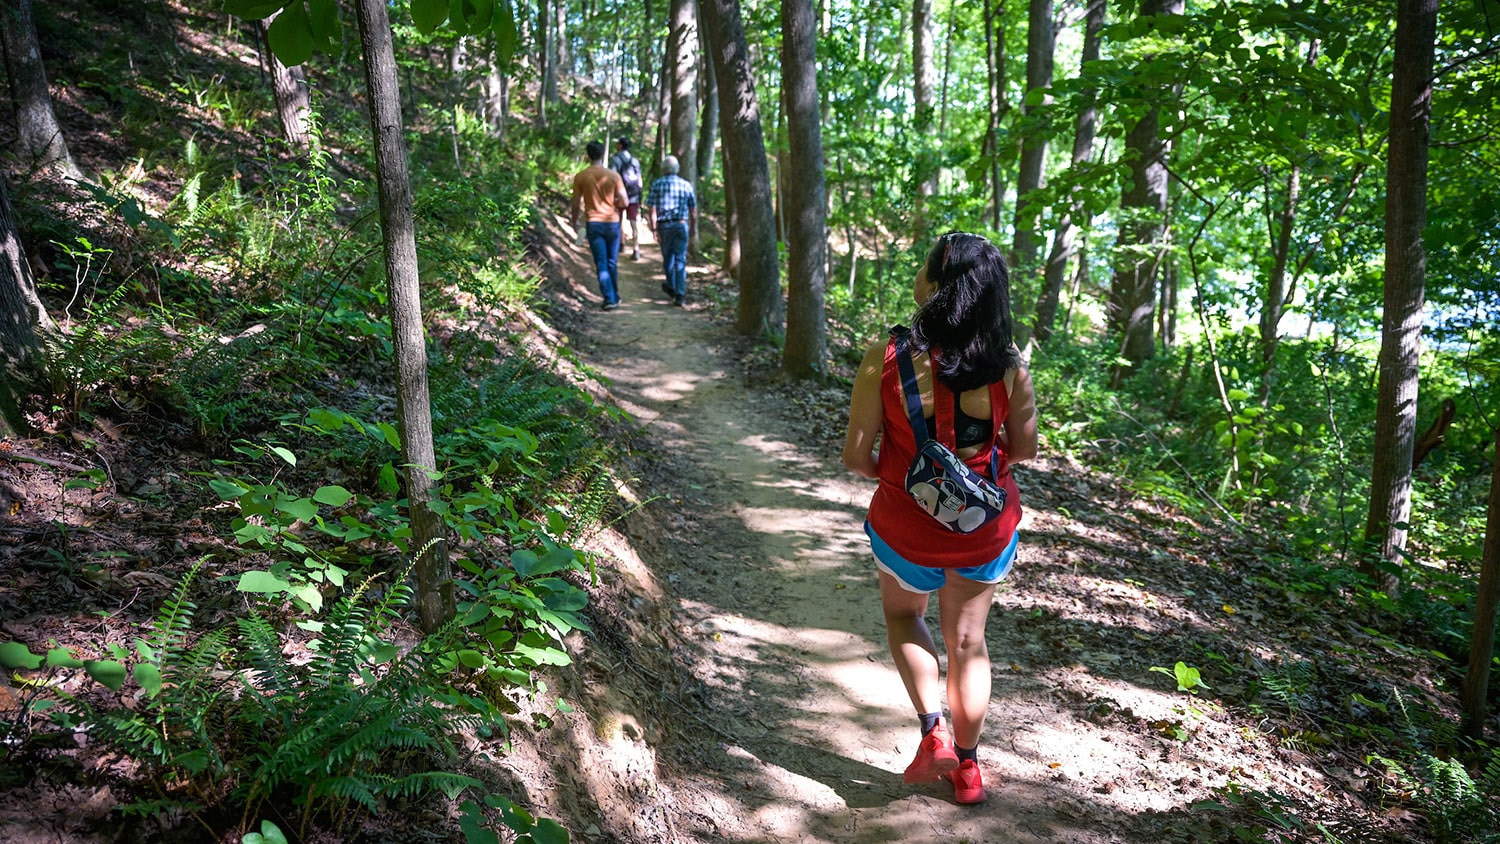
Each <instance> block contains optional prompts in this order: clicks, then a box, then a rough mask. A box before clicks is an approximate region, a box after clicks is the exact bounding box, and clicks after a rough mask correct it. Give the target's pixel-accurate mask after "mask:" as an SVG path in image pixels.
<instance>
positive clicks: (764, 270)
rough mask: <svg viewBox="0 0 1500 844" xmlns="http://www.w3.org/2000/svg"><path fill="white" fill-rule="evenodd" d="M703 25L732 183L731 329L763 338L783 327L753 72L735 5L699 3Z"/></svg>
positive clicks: (724, 0) (717, 0)
mask: <svg viewBox="0 0 1500 844" xmlns="http://www.w3.org/2000/svg"><path fill="white" fill-rule="evenodd" d="M702 10H703V24H704V27H705V28H707V29H708V36H709V39H708V40H709V43H710V44H712V45H713V61H714V65H715V67H714V75H715V78H716V79H717V80H718V83H719V109H720V114H722V115H723V125H722V126H721V127H720V132H721V134H722V135H723V138H724V158H725V160H726V168H725V174H726V177H727V178H726V179H725V181H726V182H732V183H733V194H734V201H735V207H736V209H737V212H738V213H737V214H736V218H735V233H736V234H737V235H738V238H739V243H740V272H739V290H740V301H739V311H738V314H737V318H736V320H735V330H737V331H739V332H740V333H741V334H748V335H751V336H763V335H768V334H773V333H778V332H780V331H781V328H782V321H783V319H784V317H783V311H782V305H781V267H780V263H779V260H778V257H777V254H776V218H775V215H774V213H773V212H772V210H771V174H770V170H769V168H768V167H767V166H766V141H765V136H764V135H763V134H762V132H761V128H760V104H759V102H758V101H757V99H756V96H755V71H754V68H753V67H751V65H750V50H749V48H748V47H747V46H746V45H745V28H744V24H743V23H742V22H741V20H740V4H739V0H704V2H703V3H702Z"/></svg>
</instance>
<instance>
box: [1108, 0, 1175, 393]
mask: <svg viewBox="0 0 1500 844" xmlns="http://www.w3.org/2000/svg"><path fill="white" fill-rule="evenodd" d="M1183 4H1184V0H1146V2H1144V3H1143V4H1142V8H1141V16H1142V17H1147V16H1150V15H1154V14H1169V15H1180V14H1182V9H1183ZM1164 93H1165V91H1164ZM1159 124H1160V105H1159V103H1152V104H1151V107H1150V109H1149V110H1148V111H1147V112H1146V114H1145V115H1143V116H1142V117H1141V119H1140V120H1139V121H1137V122H1136V124H1135V125H1134V126H1132V127H1130V130H1129V132H1127V133H1126V136H1125V155H1124V158H1125V160H1126V162H1128V164H1129V166H1130V175H1131V183H1130V185H1129V186H1128V187H1127V188H1126V189H1125V191H1124V192H1123V194H1122V196H1121V198H1120V210H1121V211H1122V212H1123V213H1122V215H1121V216H1122V218H1123V219H1122V220H1121V221H1120V233H1119V236H1118V237H1117V239H1116V241H1115V257H1114V262H1113V263H1114V271H1115V272H1114V279H1113V280H1112V281H1111V282H1110V288H1109V299H1108V301H1107V302H1106V303H1105V313H1106V323H1107V326H1108V334H1109V336H1110V337H1111V338H1113V339H1114V340H1115V341H1116V343H1117V344H1118V352H1119V356H1120V357H1123V358H1124V359H1125V360H1126V361H1127V362H1128V363H1127V364H1125V365H1116V366H1114V367H1113V368H1112V372H1111V378H1110V381H1111V383H1112V384H1113V385H1114V386H1119V384H1120V383H1121V382H1122V381H1123V380H1124V378H1125V377H1126V376H1127V375H1129V374H1130V373H1132V372H1134V371H1135V370H1136V369H1137V368H1139V367H1140V365H1141V364H1143V363H1145V362H1146V360H1147V359H1148V358H1150V357H1151V356H1152V355H1154V354H1155V353H1156V337H1155V331H1154V330H1153V329H1154V323H1155V309H1156V270H1157V264H1158V263H1159V261H1160V258H1161V249H1160V243H1161V239H1162V236H1163V234H1164V233H1165V228H1166V226H1165V214H1166V210H1167V167H1166V164H1165V162H1164V157H1165V155H1166V152H1165V150H1164V149H1163V147H1162V142H1161V139H1160V138H1159V137H1158V136H1157V129H1158V127H1159Z"/></svg>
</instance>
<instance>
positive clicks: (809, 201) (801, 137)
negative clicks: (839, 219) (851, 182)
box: [781, 0, 828, 378]
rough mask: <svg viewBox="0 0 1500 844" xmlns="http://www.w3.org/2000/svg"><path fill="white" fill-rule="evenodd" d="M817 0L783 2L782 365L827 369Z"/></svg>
mask: <svg viewBox="0 0 1500 844" xmlns="http://www.w3.org/2000/svg"><path fill="white" fill-rule="evenodd" d="M814 24H815V19H814V17H813V7H812V0H782V2H781V73H782V90H783V91H784V92H785V98H786V118H787V164H788V165H789V170H790V172H789V173H788V177H789V178H787V180H786V182H787V185H786V197H785V200H786V217H787V222H788V225H787V312H786V346H785V347H784V348H783V349H782V355H781V370H782V371H783V372H785V373H786V374H788V375H790V376H792V377H794V378H807V377H810V376H815V375H821V374H823V371H824V368H825V367H824V360H823V359H824V357H825V353H826V349H827V337H826V334H827V332H826V330H825V327H824V317H823V289H824V285H825V284H826V280H827V279H826V276H825V271H826V264H827V260H826V256H827V249H828V236H827V231H828V221H827V218H826V217H825V213H826V209H827V207H828V205H827V195H826V194H827V189H826V188H825V186H824V181H823V136H822V116H821V113H820V111H819V109H818V65H817V52H816V48H815V43H814V42H815V40H816V35H817V28H816V27H815V25H814Z"/></svg>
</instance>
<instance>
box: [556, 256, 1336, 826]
mask: <svg viewBox="0 0 1500 844" xmlns="http://www.w3.org/2000/svg"><path fill="white" fill-rule="evenodd" d="M625 254H626V256H627V257H626V258H625V260H623V261H622V262H621V263H620V267H621V277H622V278H621V284H620V287H621V296H622V306H621V307H620V309H619V310H617V311H613V312H600V311H598V310H597V308H598V301H599V300H598V296H597V291H596V288H595V286H594V284H593V282H592V279H588V281H587V282H584V281H579V280H577V278H588V273H589V271H590V270H591V269H592V268H591V266H590V265H589V263H588V258H587V247H572V254H571V255H570V256H568V264H569V265H570V270H571V271H572V272H573V274H574V275H575V282H574V284H573V287H574V289H575V292H576V294H577V295H578V296H579V298H581V299H583V300H584V301H585V303H586V304H585V305H584V307H587V308H589V309H590V312H589V314H588V315H586V316H585V317H584V319H583V321H582V326H581V328H580V329H579V330H578V331H577V332H576V333H575V335H574V336H573V337H572V341H573V344H574V346H575V347H576V348H577V349H578V350H579V352H580V353H581V355H582V357H583V358H584V360H585V361H587V362H588V363H589V364H591V365H592V366H593V367H595V368H596V369H597V371H598V372H599V373H600V374H601V375H602V376H603V377H604V378H605V379H606V380H607V382H608V383H609V385H610V391H611V393H612V394H613V397H614V399H615V400H616V401H617V402H619V403H620V404H621V406H623V407H624V408H625V409H626V410H628V411H629V412H630V413H631V414H632V415H633V416H634V417H635V418H636V419H637V420H638V421H639V422H640V423H641V425H642V426H643V428H644V429H645V432H646V433H645V436H646V437H647V438H649V439H650V440H651V441H653V443H654V448H655V450H657V451H659V452H665V453H666V454H667V455H668V460H669V465H670V466H671V468H670V470H669V474H668V475H667V476H666V477H664V478H658V479H656V483H657V486H658V488H656V489H654V490H650V491H651V492H654V493H655V494H657V495H660V496H662V497H660V498H657V499H656V500H654V501H652V502H650V503H649V504H648V505H647V506H648V507H649V508H652V509H653V510H654V513H655V515H656V517H657V519H658V520H659V521H662V522H665V523H666V524H668V525H669V526H671V527H670V534H671V535H670V536H669V537H667V542H666V543H665V550H666V556H667V558H666V559H662V560H651V561H650V563H651V565H652V567H653V568H654V569H655V570H656V573H657V576H658V577H660V578H662V579H664V580H665V581H666V586H667V591H668V592H669V595H670V598H669V603H670V608H671V615H672V618H673V622H674V623H675V625H676V629H677V632H678V633H679V634H680V635H681V637H682V638H683V639H685V640H687V641H688V642H690V643H691V646H690V647H688V648H682V649H680V650H679V652H678V653H677V654H676V658H677V660H678V661H679V662H686V663H687V668H688V670H689V671H690V672H691V673H692V675H693V676H694V677H695V678H696V681H697V683H699V684H700V688H699V691H698V692H697V693H698V695H699V696H700V697H701V698H702V699H703V700H704V704H705V705H704V708H703V713H704V714H703V715H702V716H701V717H695V718H689V717H686V716H681V715H677V714H674V713H671V712H668V713H666V717H667V720H668V721H674V720H675V721H676V722H677V723H676V724H675V727H676V729H678V730H680V731H682V732H685V733H694V732H696V733H699V734H700V735H699V736H698V737H699V738H700V739H703V741H702V742H701V746H702V750H701V751H700V753H699V757H698V758H697V759H695V760H694V761H695V763H696V764H695V765H694V767H695V768H696V770H689V771H686V772H682V771H671V772H667V771H659V772H658V775H659V776H660V777H661V782H662V784H663V787H664V788H666V789H668V790H669V791H670V792H671V802H672V803H673V805H674V808H673V810H672V814H673V818H672V822H671V824H670V826H671V829H670V830H668V831H666V832H665V833H664V837H662V838H661V839H657V840H675V841H705V842H707V841H715V842H718V841H804V842H856V843H857V844H863V843H864V842H869V843H870V844H874V842H887V841H968V842H1043V841H1046V842H1053V841H1066V842H1087V843H1088V844H1092V842H1106V841H1153V842H1160V841H1173V840H1181V841H1196V840H1208V838H1207V837H1206V836H1210V835H1211V833H1209V832H1208V831H1207V830H1206V829H1204V828H1202V827H1201V826H1199V822H1198V821H1197V819H1196V818H1192V817H1188V816H1187V815H1186V814H1185V812H1184V811H1183V807H1186V806H1188V805H1190V804H1191V803H1192V802H1194V801H1195V800H1199V799H1203V798H1205V797H1207V796H1209V791H1208V789H1209V788H1210V787H1211V786H1216V785H1222V784H1223V782H1224V781H1225V779H1226V778H1227V777H1228V775H1229V773H1230V772H1231V771H1234V772H1237V775H1238V776H1239V777H1240V779H1241V780H1255V779H1258V778H1259V776H1260V775H1259V774H1257V773H1254V772H1255V771H1257V770H1260V771H1264V770H1265V766H1264V765H1263V764H1261V762H1260V761H1259V760H1258V759H1257V758H1256V757H1259V756H1261V755H1262V754H1263V753H1264V751H1265V747H1264V745H1263V743H1261V744H1260V745H1259V746H1257V743H1256V742H1255V740H1254V737H1253V736H1248V735H1247V733H1248V732H1249V731H1242V730H1238V729H1237V728H1236V727H1235V725H1234V724H1233V723H1230V722H1228V720H1227V719H1215V718H1213V717H1210V714H1211V712H1212V711H1214V709H1215V707H1214V705H1213V704H1211V703H1203V702H1200V701H1197V700H1196V699H1195V700H1193V702H1192V703H1193V704H1195V705H1190V704H1189V702H1188V698H1186V696H1184V695H1182V694H1180V693H1175V692H1174V691H1172V690H1170V688H1169V687H1170V685H1171V684H1170V683H1169V682H1165V679H1166V678H1164V677H1162V676H1161V675H1159V674H1151V673H1150V671H1149V667H1150V665H1152V664H1153V662H1154V664H1162V662H1160V661H1155V660H1165V659H1167V657H1166V656H1153V655H1151V654H1150V653H1148V647H1147V645H1146V643H1148V642H1151V641H1152V640H1154V639H1157V638H1158V637H1160V638H1161V641H1160V642H1158V643H1157V644H1159V645H1165V646H1166V647H1169V648H1170V647H1172V645H1171V644H1170V640H1171V639H1172V638H1175V637H1185V638H1186V637H1195V638H1198V639H1204V638H1205V637H1208V636H1212V635H1215V631H1214V630H1213V628H1214V625H1215V621H1214V619H1212V618H1211V617H1208V616H1207V615H1206V613H1204V612H1203V611H1202V610H1201V609H1200V608H1197V607H1189V606H1186V603H1187V599H1188V597H1191V596H1193V595H1194V594H1195V592H1194V590H1191V589H1183V590H1182V591H1183V593H1184V594H1183V595H1173V594H1170V590H1169V589H1166V588H1163V589H1160V590H1154V591H1155V594H1152V592H1148V591H1147V590H1151V589H1152V587H1153V586H1163V587H1166V586H1180V585H1181V584H1180V583H1179V584H1170V583H1169V584H1160V583H1158V584H1152V583H1150V582H1149V581H1152V580H1156V579H1158V578H1159V577H1162V576H1165V577H1166V578H1168V579H1170V578H1172V577H1173V576H1172V575H1171V574H1170V573H1166V572H1163V573H1160V574H1155V573H1147V572H1134V573H1133V572H1132V571H1131V569H1130V568H1129V567H1128V565H1124V566H1123V567H1120V568H1115V566H1116V565H1117V564H1121V563H1122V559H1126V558H1128V557H1131V556H1140V555H1156V556H1161V557H1163V558H1166V557H1168V556H1170V555H1168V554H1164V553H1163V552H1162V550H1161V549H1163V548H1168V549H1169V548H1170V541H1169V540H1164V539H1163V538H1162V536H1161V535H1157V536H1152V535H1150V534H1149V533H1148V532H1147V531H1148V529H1147V528H1145V527H1143V526H1142V525H1145V524H1146V523H1147V522H1149V521H1155V522H1158V523H1160V522H1170V518H1169V517H1164V516H1160V515H1158V514H1154V513H1144V514H1143V513H1141V512H1132V509H1131V508H1136V510H1137V511H1139V510H1140V505H1138V504H1136V503H1135V502H1130V501H1105V502H1104V503H1102V504H1099V505H1098V506H1099V508H1100V509H1101V510H1107V509H1110V508H1113V509H1114V510H1115V512H1112V513H1111V512H1102V513H1101V514H1100V516H1099V519H1097V520H1096V523H1095V524H1093V525H1090V524H1088V523H1086V522H1080V521H1077V520H1074V519H1072V518H1064V517H1063V516H1060V515H1059V514H1058V512H1057V511H1056V509H1054V507H1055V505H1056V504H1058V503H1066V504H1067V506H1068V507H1071V508H1075V509H1077V508H1081V507H1083V506H1086V505H1085V504H1083V503H1081V502H1092V501H1094V500H1095V499H1096V498H1106V497H1107V494H1108V491H1107V490H1106V491H1105V492H1104V493H1101V492H1100V491H1098V490H1095V489H1091V488H1090V487H1089V486H1088V481H1087V480H1079V479H1077V477H1076V469H1074V470H1067V471H1064V470H1066V469H1067V467H1052V466H1049V465H1048V463H1047V462H1046V460H1045V459H1044V460H1042V461H1039V462H1038V463H1037V464H1036V465H1033V466H1030V467H1027V468H1023V469H1020V470H1018V471H1019V473H1020V485H1021V490H1022V496H1023V500H1024V501H1025V503H1026V506H1027V507H1028V509H1029V512H1028V514H1027V518H1026V521H1025V522H1023V525H1022V531H1023V539H1022V546H1021V548H1022V550H1021V552H1020V557H1019V558H1018V563H1017V566H1016V572H1015V574H1014V575H1013V577H1012V578H1011V579H1010V580H1009V581H1008V582H1007V583H1006V584H1004V585H1003V586H1002V588H1001V590H1000V593H999V594H998V595H997V598H996V607H995V609H994V611H993V613H992V615H991V621H990V626H989V644H990V650H991V654H992V657H993V659H994V679H995V685H994V693H993V697H992V702H991V704H990V709H989V716H988V721H987V725H986V734H985V737H984V742H983V744H982V745H981V747H980V763H981V766H982V768H983V770H984V772H985V776H986V785H987V787H988V790H989V795H990V796H989V800H988V802H987V803H985V804H984V805H981V806H978V807H963V806H959V805H957V804H956V803H954V802H953V799H952V789H951V788H950V787H949V786H947V784H946V783H944V784H937V785H924V786H916V787H913V786H906V785H903V784H902V782H901V771H902V770H903V769H904V767H905V765H906V764H907V762H908V761H909V758H910V756H911V755H912V753H913V752H914V751H915V747H916V742H917V739H918V737H919V736H918V733H917V729H916V726H915V718H914V715H913V713H912V712H911V709H910V705H909V703H908V701H907V699H906V696H905V693H904V691H903V689H902V686H901V682H900V679H899V677H898V676H897V674H896V672H895V669H894V667H893V666H892V664H891V661H890V657H889V654H888V652H887V650H886V643H885V633H884V626H883V621H882V619H881V615H880V609H879V600H878V593H877V588H876V577H875V570H874V567H873V564H872V561H871V557H870V554H869V548H868V543H867V541H866V539H865V537H864V534H863V531H862V529H861V526H862V522H863V516H864V509H865V506H866V504H867V503H868V500H869V496H870V495H871V493H872V491H873V484H872V482H868V481H864V480H862V479H859V478H856V477H855V476H853V475H851V474H850V473H848V472H847V471H845V470H844V468H843V466H842V465H841V463H840V462H839V459H838V455H837V453H836V450H835V449H833V448H827V449H825V450H813V449H810V448H808V447H806V446H802V445H798V444H796V443H797V438H796V437H795V436H792V435H789V433H788V426H789V425H797V424H798V423H799V420H797V419H795V418H791V417H792V416H793V415H794V414H790V413H788V412H787V411H786V410H785V409H783V408H782V407H780V406H779V404H780V403H779V400H778V399H777V398H775V396H774V394H773V393H771V392H768V391H765V390H761V389H757V388H754V387H751V386H747V383H746V379H745V378H744V377H743V374H742V372H743V367H742V365H741V362H740V361H739V360H738V359H737V351H736V349H737V348H739V347H741V343H742V341H740V340H738V339H737V338H735V337H733V335H732V334H731V332H730V329H729V328H728V327H727V326H725V325H723V324H721V323H719V322H715V321H714V320H713V319H711V318H710V315H709V313H708V308H707V306H706V305H705V304H704V303H703V300H702V298H701V295H700V294H699V291H700V290H701V279H702V277H703V274H704V273H706V272H708V268H705V267H698V266H694V267H692V268H691V271H690V280H689V302H688V307H687V308H685V309H684V308H677V307H673V306H672V305H671V304H670V302H669V301H668V299H667V297H666V296H665V295H663V294H662V292H661V290H660V283H661V278H662V276H661V267H660V263H659V259H658V256H659V253H658V252H657V250H656V248H655V246H654V245H651V246H648V247H647V248H646V249H645V250H644V251H643V257H645V258H646V260H643V261H640V262H632V261H630V260H629V258H628V250H626V252H625ZM1044 401H1045V397H1042V400H1041V401H1040V402H1039V404H1042V403H1044ZM1043 412H1045V407H1043ZM1064 512H1066V510H1065V511H1064ZM1166 527H1171V525H1170V524H1167V525H1164V529H1165V528H1166ZM626 530H627V532H629V528H628V526H627V528H626ZM1148 558H1149V557H1148ZM1172 559H1173V560H1174V561H1175V562H1176V563H1177V564H1179V565H1186V564H1187V563H1184V561H1182V560H1178V559H1176V558H1175V557H1174V558H1172ZM1127 574H1128V575H1130V577H1129V578H1127ZM1212 600H1213V596H1212V595H1209V596H1207V602H1208V603H1209V604H1211V602H1212ZM935 607H936V602H934V608H933V612H934V613H935ZM932 627H933V631H934V634H935V635H936V634H937V626H936V624H935V620H934V623H933V625H932ZM940 647H941V644H940ZM1165 664H1167V665H1170V664H1171V662H1170V661H1167V662H1165ZM1219 711H1220V712H1222V710H1219ZM1178 730H1182V731H1185V732H1176V731H1178ZM1183 735H1188V736H1191V739H1190V740H1188V741H1184V740H1182V738H1181V736H1183ZM1293 767H1294V768H1295V767H1296V766H1293ZM1318 778H1319V777H1318V775H1317V774H1316V773H1315V772H1306V771H1303V772H1298V771H1296V770H1291V771H1280V772H1277V773H1276V775H1275V776H1274V777H1273V779H1276V780H1280V781H1282V784H1283V786H1284V785H1285V783H1286V782H1287V781H1293V782H1296V781H1298V780H1301V782H1300V783H1299V785H1305V786H1306V787H1318V783H1317V782H1316V781H1315V780H1317V779H1318ZM1219 834H1222V831H1221V832H1220V833H1219Z"/></svg>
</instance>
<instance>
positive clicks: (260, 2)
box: [224, 0, 287, 21]
mask: <svg viewBox="0 0 1500 844" xmlns="http://www.w3.org/2000/svg"><path fill="white" fill-rule="evenodd" d="M286 2H287V0H224V11H226V12H228V13H229V14H231V15H234V16H235V17H237V18H240V19H242V20H247V21H258V20H265V19H266V18H268V17H270V16H271V15H273V14H275V13H276V10H278V9H280V8H281V7H282V6H285V5H286Z"/></svg>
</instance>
